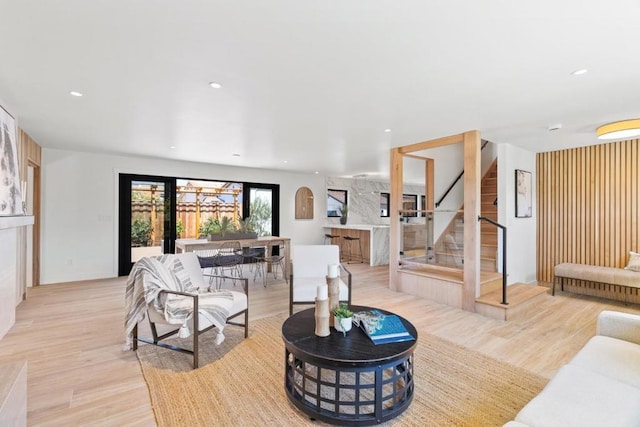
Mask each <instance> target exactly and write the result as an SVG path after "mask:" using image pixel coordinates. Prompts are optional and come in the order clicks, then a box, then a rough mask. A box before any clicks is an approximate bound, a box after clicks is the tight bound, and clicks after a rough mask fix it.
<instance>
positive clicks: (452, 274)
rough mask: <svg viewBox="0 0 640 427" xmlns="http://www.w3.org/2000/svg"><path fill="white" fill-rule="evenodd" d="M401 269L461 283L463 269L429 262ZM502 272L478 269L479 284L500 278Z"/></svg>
mask: <svg viewBox="0 0 640 427" xmlns="http://www.w3.org/2000/svg"><path fill="white" fill-rule="evenodd" d="M403 271H412V272H414V273H416V274H420V275H425V276H429V277H436V278H440V279H445V280H448V281H451V282H455V283H459V284H462V283H463V275H464V273H463V270H462V269H459V268H452V267H444V268H443V267H437V266H434V265H429V264H422V265H421V266H418V265H412V266H406V265H405V266H403ZM501 277H502V273H496V272H493V271H485V270H482V271H480V284H481V285H482V284H483V283H488V282H491V281H494V280H496V278H501Z"/></svg>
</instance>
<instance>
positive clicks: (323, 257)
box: [289, 245, 351, 315]
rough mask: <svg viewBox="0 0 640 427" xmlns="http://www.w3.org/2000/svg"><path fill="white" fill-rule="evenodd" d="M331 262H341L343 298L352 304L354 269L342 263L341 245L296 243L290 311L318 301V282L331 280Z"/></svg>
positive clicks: (292, 251)
mask: <svg viewBox="0 0 640 427" xmlns="http://www.w3.org/2000/svg"><path fill="white" fill-rule="evenodd" d="M329 264H338V265H340V301H345V302H346V303H347V304H349V305H351V273H350V272H349V270H347V269H346V268H345V267H344V266H343V265H342V264H340V249H339V248H338V246H336V245H294V246H293V247H292V248H291V277H290V279H291V280H290V281H289V286H290V288H289V315H291V314H293V306H294V305H298V304H307V305H308V304H314V303H315V298H316V295H317V289H318V285H321V284H326V283H327V266H328V265H329ZM345 279H346V282H345Z"/></svg>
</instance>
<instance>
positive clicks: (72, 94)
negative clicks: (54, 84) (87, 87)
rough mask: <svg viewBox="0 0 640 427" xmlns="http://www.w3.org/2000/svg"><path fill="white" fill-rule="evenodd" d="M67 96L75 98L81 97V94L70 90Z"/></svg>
mask: <svg viewBox="0 0 640 427" xmlns="http://www.w3.org/2000/svg"><path fill="white" fill-rule="evenodd" d="M69 95H71V96H77V97H80V96H82V94H81V93H80V92H76V91H75V90H72V91H71V92H69Z"/></svg>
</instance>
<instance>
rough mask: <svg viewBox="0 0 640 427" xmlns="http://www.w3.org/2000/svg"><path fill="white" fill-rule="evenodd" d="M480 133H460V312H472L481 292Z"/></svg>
mask: <svg viewBox="0 0 640 427" xmlns="http://www.w3.org/2000/svg"><path fill="white" fill-rule="evenodd" d="M480 145H481V141H480V133H479V132H478V131H470V132H465V133H464V134H463V150H464V273H463V274H464V278H463V281H464V283H463V287H462V309H463V310H466V311H471V312H474V311H475V305H476V296H478V295H479V292H480V223H479V222H478V216H480V181H481V177H480V173H481V170H480V169H481V168H480Z"/></svg>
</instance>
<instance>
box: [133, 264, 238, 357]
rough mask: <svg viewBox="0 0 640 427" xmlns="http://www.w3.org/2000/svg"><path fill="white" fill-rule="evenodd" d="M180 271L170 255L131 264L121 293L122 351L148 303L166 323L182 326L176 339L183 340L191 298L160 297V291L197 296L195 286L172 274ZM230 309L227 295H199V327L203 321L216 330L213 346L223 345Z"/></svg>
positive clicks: (164, 295) (231, 296) (161, 294)
mask: <svg viewBox="0 0 640 427" xmlns="http://www.w3.org/2000/svg"><path fill="white" fill-rule="evenodd" d="M183 270H184V269H183V267H182V263H181V262H180V260H179V259H176V258H175V257H173V256H171V255H164V256H160V257H145V258H142V259H141V260H139V261H138V262H136V263H135V264H134V266H133V268H132V269H131V273H129V278H128V279H127V285H126V291H125V334H126V344H125V349H127V350H130V349H131V343H132V340H133V328H134V326H135V325H136V324H137V323H138V322H139V321H141V320H143V319H144V316H145V313H146V309H147V305H148V304H149V303H153V306H154V308H155V309H156V310H157V311H158V312H159V313H163V315H164V318H165V320H166V321H167V323H170V324H175V325H182V328H181V331H180V337H182V338H185V337H187V336H189V335H190V332H189V330H188V327H187V321H188V320H189V319H190V318H192V316H193V298H192V297H189V296H182V295H174V294H167V293H160V291H161V290H172V291H181V292H189V293H193V294H196V293H198V289H197V286H194V284H192V283H191V281H190V280H189V279H188V278H182V279H181V278H179V277H178V276H179V275H178V274H176V273H175V272H181V271H183ZM232 306H233V294H232V293H231V292H228V291H222V292H205V293H201V294H199V297H198V312H199V313H200V316H201V317H199V320H200V321H201V323H202V320H204V319H203V317H204V318H205V319H206V320H208V321H209V322H210V323H212V324H214V325H215V326H216V328H217V329H218V336H217V337H216V341H215V342H216V344H220V343H221V342H222V341H224V335H223V333H222V331H223V330H224V327H225V325H226V322H227V317H228V316H229V311H230V309H231V307H232Z"/></svg>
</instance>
